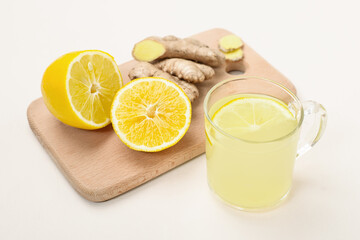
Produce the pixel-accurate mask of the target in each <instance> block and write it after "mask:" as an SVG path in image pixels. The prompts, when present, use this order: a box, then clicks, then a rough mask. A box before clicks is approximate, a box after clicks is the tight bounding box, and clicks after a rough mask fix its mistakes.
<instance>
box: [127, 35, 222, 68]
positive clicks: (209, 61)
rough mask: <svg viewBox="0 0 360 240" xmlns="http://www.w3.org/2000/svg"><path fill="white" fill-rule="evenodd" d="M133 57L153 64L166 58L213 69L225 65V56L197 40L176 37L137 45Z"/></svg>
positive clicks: (156, 39) (167, 37)
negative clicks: (201, 64)
mask: <svg viewBox="0 0 360 240" xmlns="http://www.w3.org/2000/svg"><path fill="white" fill-rule="evenodd" d="M132 55H133V57H134V58H135V59H136V60H138V61H144V62H152V61H155V60H159V59H164V58H183V59H188V60H193V61H196V62H200V63H203V64H206V65H209V66H212V67H219V66H221V65H222V64H223V63H224V55H223V54H222V53H221V52H220V51H218V50H217V49H211V48H209V47H208V46H206V45H205V44H203V43H201V42H199V41H197V40H196V39H191V38H185V39H180V38H177V37H175V36H166V37H163V38H160V37H149V38H146V39H144V40H142V41H140V42H138V43H136V44H135V46H134V49H133V51H132Z"/></svg>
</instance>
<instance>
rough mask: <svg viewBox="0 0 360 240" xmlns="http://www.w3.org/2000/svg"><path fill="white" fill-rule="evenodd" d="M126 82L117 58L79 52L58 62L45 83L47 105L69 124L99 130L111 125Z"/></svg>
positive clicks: (52, 67) (47, 72) (89, 52)
mask: <svg viewBox="0 0 360 240" xmlns="http://www.w3.org/2000/svg"><path fill="white" fill-rule="evenodd" d="M121 86H122V78H121V75H120V71H119V69H118V66H117V65H116V63H115V61H114V58H113V57H112V56H110V55H109V54H107V53H105V52H102V51H97V50H89V51H77V52H71V53H68V54H65V55H63V56H61V57H60V58H58V59H57V60H55V61H54V62H53V63H52V64H51V65H50V66H49V67H48V68H47V69H46V71H45V73H44V76H43V80H42V83H41V90H42V95H43V99H44V102H45V104H46V106H47V107H48V109H49V110H50V112H51V113H52V114H53V115H54V116H55V117H56V118H58V119H59V120H60V121H62V122H63V123H65V124H68V125H70V126H73V127H77V128H83V129H98V128H102V127H104V126H106V125H108V124H109V123H110V108H111V103H112V100H113V97H114V96H115V93H116V92H117V91H118V90H119V89H120V87H121Z"/></svg>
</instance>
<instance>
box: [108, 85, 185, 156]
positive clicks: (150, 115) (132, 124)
mask: <svg viewBox="0 0 360 240" xmlns="http://www.w3.org/2000/svg"><path fill="white" fill-rule="evenodd" d="M111 121H112V124H113V128H114V130H115V132H116V133H117V135H118V136H119V138H120V139H121V140H122V141H123V142H124V143H125V144H126V145H127V146H129V147H130V148H132V149H135V150H139V151H146V152H155V151H160V150H163V149H166V148H168V147H170V146H172V145H174V144H175V143H177V142H178V141H179V140H180V139H181V138H182V137H183V136H184V134H185V133H186V131H187V129H188V128H189V125H190V121H191V104H190V101H189V99H188V98H187V96H186V95H185V93H184V92H183V91H182V89H181V88H180V87H178V86H177V85H176V84H174V83H172V82H170V81H168V80H165V79H162V78H140V79H137V80H134V81H131V82H130V83H128V84H127V85H125V86H124V87H123V88H121V89H120V90H119V92H118V93H117V94H116V96H115V98H114V102H113V105H112V109H111Z"/></svg>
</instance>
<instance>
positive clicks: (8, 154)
mask: <svg viewBox="0 0 360 240" xmlns="http://www.w3.org/2000/svg"><path fill="white" fill-rule="evenodd" d="M100 2H102V3H100ZM166 8H168V9H167V10H166ZM359 10H360V5H359V2H358V1H356V0H354V1H350V0H342V1H328V0H327V1H326V0H324V1H314V0H312V1H286V0H283V1H265V0H264V1H239V0H237V1H227V0H222V1H217V2H216V3H215V1H213V2H212V3H211V1H203V2H201V1H193V0H192V1H186V0H183V1H178V2H175V1H155V0H153V1H143V2H141V1H119V0H117V1H110V0H107V1H105V0H104V1H92V0H86V1H58V2H57V3H55V2H51V1H44V0H43V1H41V0H33V1H25V0H24V1H7V2H5V1H1V3H0V20H1V21H0V24H1V28H0V29H1V38H0V42H1V44H0V48H1V51H0V52H1V56H0V66H1V67H0V69H1V85H0V103H1V108H0V111H1V117H0V126H1V132H0V148H1V157H0V159H1V166H0V239H4V240H8V239H27V240H29V239H40V240H41V239H52V240H56V239H87V240H90V239H251V240H252V239H254V240H255V239H276V240H280V239H286V240H288V239H294V240H297V239H301V240H303V239H326V240H329V239H346V240H347V239H360V235H359V226H360V158H359V150H360V144H359V143H360V141H359V134H360V110H359V103H360V101H359V95H360V73H359V72H360V71H359V70H360V60H359V59H360V47H359V46H360V34H359V32H360V28H359V23H360V14H359ZM213 27H222V28H226V29H228V30H230V31H233V32H234V33H236V34H238V35H239V36H241V37H242V38H243V39H244V40H245V41H246V42H247V43H248V44H249V45H251V46H252V47H253V48H254V49H255V50H256V51H257V52H258V53H260V55H262V56H263V57H264V58H265V59H267V60H268V61H269V62H270V63H272V64H273V66H275V67H276V68H277V69H278V70H279V71H281V72H282V73H283V74H285V75H286V76H287V77H288V78H289V79H290V80H291V81H293V83H294V84H295V85H296V86H297V89H298V92H299V95H300V97H301V98H302V99H303V100H305V99H313V100H317V101H319V102H321V103H322V104H323V105H324V106H325V107H326V108H327V111H328V114H329V120H328V126H327V129H326V133H325V135H324V136H323V139H321V141H320V142H319V143H318V144H317V145H316V146H315V148H314V149H313V150H312V151H311V152H309V153H307V154H306V155H304V156H303V157H302V158H301V159H299V160H298V162H297V164H296V169H295V176H294V186H293V191H292V192H291V195H290V197H289V198H288V200H287V201H286V202H285V203H284V204H283V205H282V206H280V207H279V208H277V209H275V210H273V211H270V212H265V213H244V212H238V211H235V210H233V209H231V208H229V207H227V206H224V205H223V204H222V203H220V202H218V200H217V199H215V198H214V197H213V196H212V195H211V193H210V191H209V189H208V186H207V182H206V165H205V156H204V155H201V156H199V157H197V158H195V159H193V160H192V161H190V162H188V163H186V164H184V165H182V166H180V167H178V168H176V169H174V170H172V171H170V172H168V173H166V174H164V175H162V176H160V177H158V178H157V179H155V180H153V181H151V182H149V183H146V184H144V185H142V186H140V187H138V188H136V189H134V190H132V191H130V192H128V193H126V194H123V195H121V196H120V197H117V198H115V199H113V200H110V201H108V202H104V203H92V202H89V201H87V200H85V199H83V198H82V197H81V196H80V195H79V194H78V193H77V192H75V191H74V189H73V188H72V187H71V186H70V184H69V183H68V182H67V180H66V179H65V178H64V176H63V175H62V174H61V173H60V171H59V170H58V169H57V167H56V166H55V164H54V163H53V162H52V160H51V159H50V157H49V156H48V155H47V153H46V152H45V151H44V149H43V148H42V147H41V145H40V144H39V142H38V141H37V139H36V138H35V137H34V135H33V134H32V132H31V130H30V128H29V126H28V123H27V119H26V109H27V106H28V104H29V103H30V102H31V101H32V100H33V99H35V98H38V97H40V96H41V92H40V82H41V77H42V74H43V72H44V70H45V68H46V67H47V66H48V64H49V63H50V62H51V61H53V60H54V59H56V58H57V57H58V56H60V55H61V54H63V53H66V52H69V51H73V50H78V49H102V50H104V51H107V52H109V53H111V54H112V55H114V56H115V59H116V61H117V62H118V63H122V62H125V61H128V60H130V59H131V49H132V47H133V44H134V43H135V42H137V41H139V40H141V39H143V38H145V37H147V36H150V35H160V36H162V35H166V34H174V35H178V36H181V37H185V36H189V35H192V34H194V33H197V32H201V31H204V30H207V29H211V28H213Z"/></svg>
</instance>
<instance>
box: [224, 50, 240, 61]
mask: <svg viewBox="0 0 360 240" xmlns="http://www.w3.org/2000/svg"><path fill="white" fill-rule="evenodd" d="M243 56H244V52H243V50H242V49H241V48H239V49H236V50H234V51H231V52H227V53H225V59H226V60H229V61H233V62H235V61H239V60H241V59H242V58H243Z"/></svg>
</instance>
